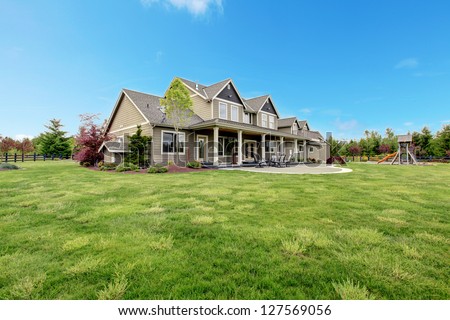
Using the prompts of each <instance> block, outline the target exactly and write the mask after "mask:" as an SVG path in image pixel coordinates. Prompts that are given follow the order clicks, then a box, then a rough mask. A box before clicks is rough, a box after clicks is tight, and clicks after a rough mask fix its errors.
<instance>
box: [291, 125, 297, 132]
mask: <svg viewBox="0 0 450 320" xmlns="http://www.w3.org/2000/svg"><path fill="white" fill-rule="evenodd" d="M292 133H293V134H297V124H296V123H295V122H294V124H293V125H292Z"/></svg>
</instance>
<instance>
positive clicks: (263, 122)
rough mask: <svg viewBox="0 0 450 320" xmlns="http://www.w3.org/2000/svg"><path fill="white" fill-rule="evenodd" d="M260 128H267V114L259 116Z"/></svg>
mask: <svg viewBox="0 0 450 320" xmlns="http://www.w3.org/2000/svg"><path fill="white" fill-rule="evenodd" d="M261 126H263V127H265V128H267V114H265V113H263V114H261Z"/></svg>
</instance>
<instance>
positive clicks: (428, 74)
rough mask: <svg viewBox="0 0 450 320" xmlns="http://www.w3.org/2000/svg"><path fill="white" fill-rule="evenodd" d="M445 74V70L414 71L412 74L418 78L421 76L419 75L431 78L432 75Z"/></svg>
mask: <svg viewBox="0 0 450 320" xmlns="http://www.w3.org/2000/svg"><path fill="white" fill-rule="evenodd" d="M446 74H447V72H415V73H413V76H414V77H418V78H421V77H429V78H432V77H439V76H443V75H446Z"/></svg>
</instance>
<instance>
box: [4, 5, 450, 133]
mask: <svg viewBox="0 0 450 320" xmlns="http://www.w3.org/2000/svg"><path fill="white" fill-rule="evenodd" d="M449 13H450V1H447V0H442V1H432V0H429V1H425V0H423V1H412V0H404V1H401V0H397V1H392V0H390V1H382V0H378V1H361V0H354V1H350V0H341V1H335V0H328V1H327V0H309V1H306V0H298V1H282V0H277V1H269V0H267V1H264V0H261V1H238V0H222V1H220V0H128V1H83V0H80V1H68V0H60V1H40V0H33V1H28V0H23V1H14V0H6V1H5V0H0V39H1V41H0V97H1V100H0V134H2V135H3V136H5V135H7V136H12V137H22V136H34V135H37V134H39V133H40V132H42V131H44V129H45V128H44V124H46V123H47V122H48V120H49V119H51V118H59V119H61V120H62V122H63V124H64V125H65V128H66V130H67V131H69V133H71V134H73V133H76V131H77V128H78V125H79V118H78V115H79V114H81V113H86V112H90V113H101V117H102V118H107V117H108V116H109V113H110V112H111V110H112V108H113V106H114V103H115V101H116V99H117V96H118V94H119V92H120V89H121V88H129V89H133V90H138V91H143V92H147V93H153V94H162V93H163V92H164V90H165V88H166V87H167V86H168V85H169V83H170V81H171V79H172V78H173V77H174V76H181V77H185V78H188V79H191V80H194V81H195V80H197V81H199V82H200V83H203V84H211V83H214V82H218V81H220V80H223V79H226V78H232V79H233V81H234V83H235V84H236V86H237V88H238V90H239V91H240V93H241V95H242V96H244V97H246V98H250V97H253V96H256V95H261V94H267V93H268V94H271V95H272V98H273V100H274V102H275V104H276V106H277V107H278V109H279V111H280V113H281V114H282V115H283V116H297V117H298V118H300V119H307V120H308V121H309V123H310V126H311V127H312V129H316V130H320V131H322V132H323V133H325V132H327V131H331V132H333V133H334V135H335V136H337V137H339V138H352V137H359V136H361V135H362V134H363V131H364V130H365V129H375V130H379V131H380V132H384V129H385V128H387V127H390V128H393V129H394V130H395V131H396V132H397V133H399V134H400V133H405V132H407V131H408V130H411V131H414V130H416V131H418V130H420V129H421V128H422V127H423V126H424V125H427V126H429V127H430V128H431V129H432V130H433V131H436V130H438V129H440V128H441V126H442V125H443V123H449V122H450V36H449V35H450V19H449V18H448V17H449Z"/></svg>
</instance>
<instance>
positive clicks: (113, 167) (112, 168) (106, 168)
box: [99, 162, 117, 171]
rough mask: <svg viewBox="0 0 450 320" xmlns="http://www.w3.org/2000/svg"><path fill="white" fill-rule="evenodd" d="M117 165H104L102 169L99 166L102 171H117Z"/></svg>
mask: <svg viewBox="0 0 450 320" xmlns="http://www.w3.org/2000/svg"><path fill="white" fill-rule="evenodd" d="M116 167H117V165H116V164H115V163H108V162H106V163H104V164H103V166H102V167H100V166H99V168H100V170H102V171H106V170H114V169H116Z"/></svg>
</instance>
